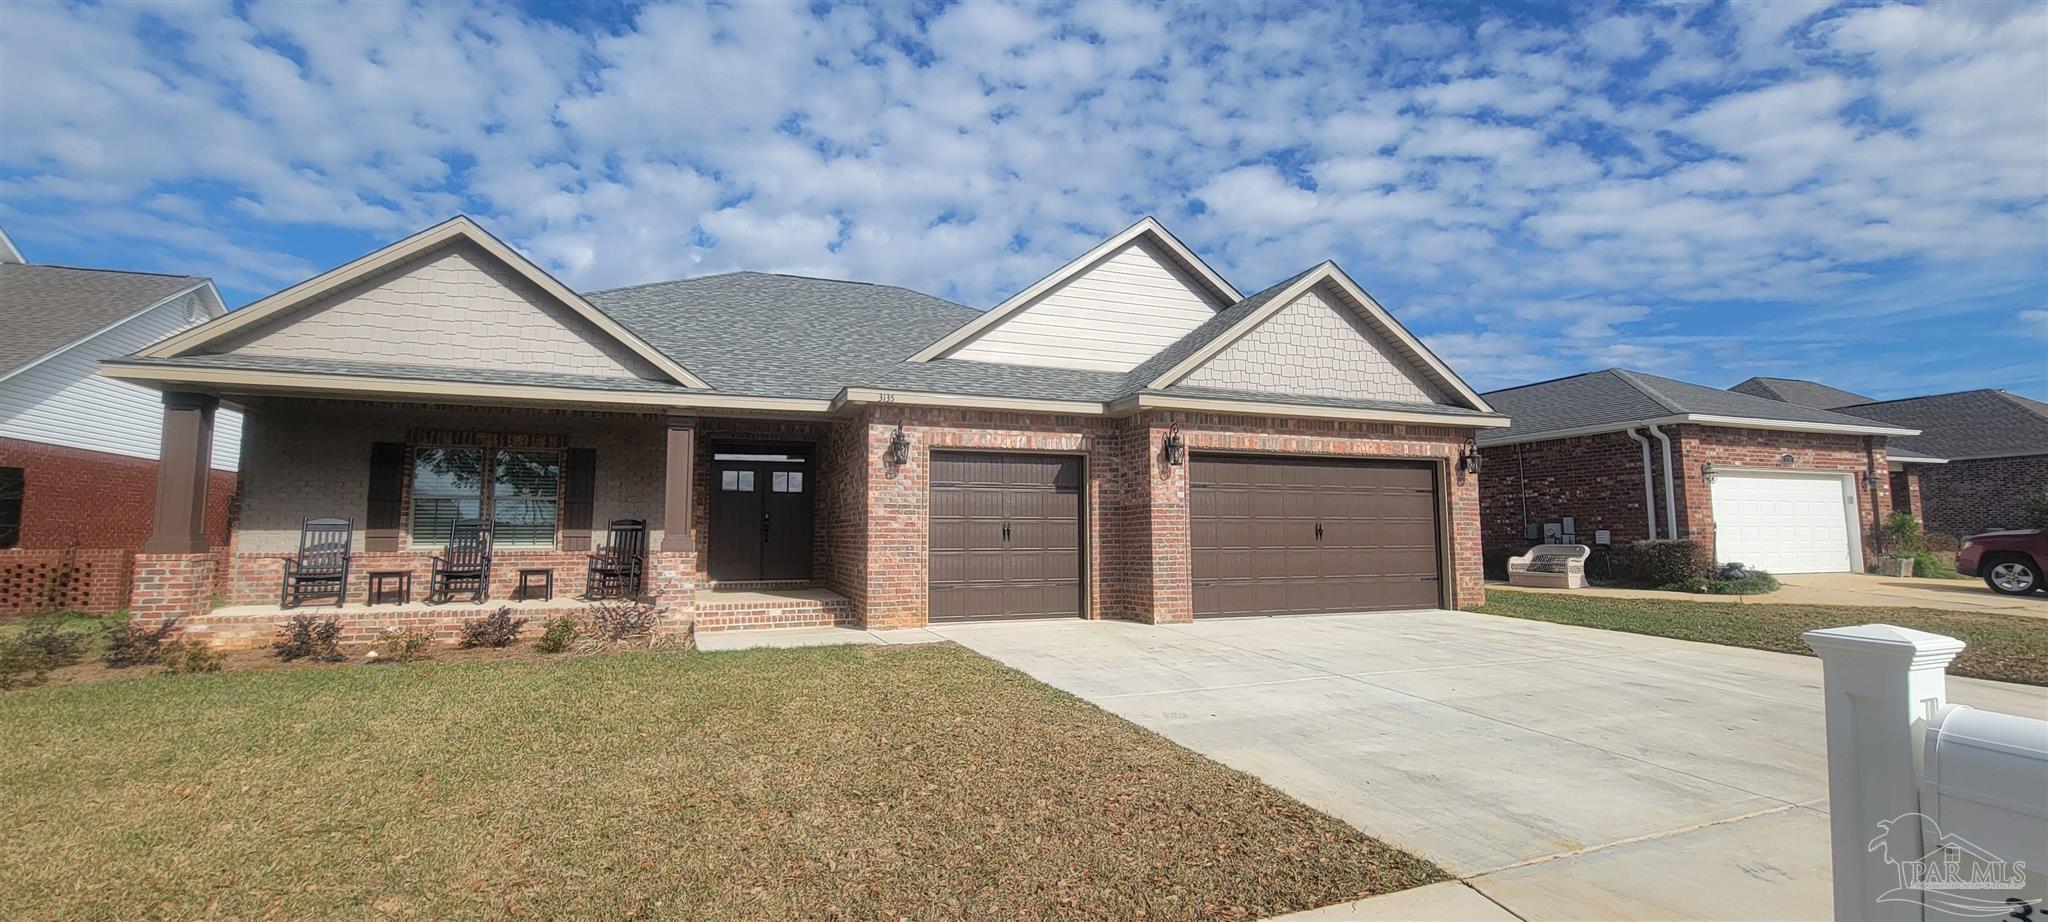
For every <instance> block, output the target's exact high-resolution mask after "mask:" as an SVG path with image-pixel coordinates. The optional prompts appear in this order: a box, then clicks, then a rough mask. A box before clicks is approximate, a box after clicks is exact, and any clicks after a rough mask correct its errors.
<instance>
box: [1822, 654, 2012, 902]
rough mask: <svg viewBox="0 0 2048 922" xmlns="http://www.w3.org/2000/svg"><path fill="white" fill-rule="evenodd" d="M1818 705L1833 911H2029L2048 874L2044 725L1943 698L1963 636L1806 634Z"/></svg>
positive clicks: (1945, 696) (1945, 695)
mask: <svg viewBox="0 0 2048 922" xmlns="http://www.w3.org/2000/svg"><path fill="white" fill-rule="evenodd" d="M1804 638H1805V640H1806V643H1807V645H1808V646H1810V647H1812V648H1813V651H1814V652H1815V653H1817V654H1819V656H1820V659H1821V671H1822V676H1823V678H1822V684H1823V688H1824V692H1825V695H1826V700H1827V734H1828V817H1829V824H1830V832H1831V833H1832V846H1833V853H1834V861H1833V864H1834V876H1835V918H1836V919H1838V920H1859V922H1862V920H1911V922H1928V920H1946V919H1990V918H2002V917H2009V918H2014V919H2019V918H2029V917H2032V916H2035V915H2037V914H2039V913H2041V912H2043V911H2044V910H2043V907H2042V906H2041V905H2040V904H2041V902H2042V901H2043V898H2044V896H2048V892H2044V886H2048V878H2044V877H2042V876H2041V874H2042V870H2043V867H2044V862H2048V721H2042V720H2036V719H2033V718H2029V717H2018V716H2014V715H2010V714H1998V713H1994V712H1989V711H1977V710H1972V709H1970V708H1967V707H1961V706H1954V705H1949V704H1948V702H1947V700H1946V699H1947V679H1946V675H1945V673H1944V670H1945V669H1946V668H1947V667H1948V664H1949V662H1950V661H1951V660H1953V659H1955V656H1956V654H1958V653H1960V652H1962V650H1963V642H1962V641H1960V640H1957V639H1955V638H1953V637H1944V636H1942V635H1940V634H1930V633H1927V632H1925V631H1916V630H1912V629H1911V628H1902V627H1894V626H1892V625H1888V624H1866V625H1861V626H1858V627H1843V628H1830V629H1828V630H1822V631H1809V632H1807V633H1806V634H1805V635H1804Z"/></svg>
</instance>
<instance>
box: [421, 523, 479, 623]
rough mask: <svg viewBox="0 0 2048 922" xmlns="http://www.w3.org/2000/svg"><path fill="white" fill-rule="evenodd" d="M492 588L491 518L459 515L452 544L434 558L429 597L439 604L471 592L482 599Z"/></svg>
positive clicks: (450, 537) (450, 536) (472, 596)
mask: <svg viewBox="0 0 2048 922" xmlns="http://www.w3.org/2000/svg"><path fill="white" fill-rule="evenodd" d="M490 591H491V520H490V519H457V520H456V522H455V528H454V530H453V531H451V532H449V534H448V547H447V549H446V550H443V551H442V552H441V554H440V555H439V556H436V557H435V558H434V572H433V574H432V575H431V576H430V577H429V578H428V581H427V601H428V602H430V603H433V604H436V605H439V604H441V603H443V602H447V601H449V600H451V599H453V598H454V596H455V594H456V593H467V594H468V595H469V600H470V601H471V602H482V601H484V599H486V598H489V597H490Z"/></svg>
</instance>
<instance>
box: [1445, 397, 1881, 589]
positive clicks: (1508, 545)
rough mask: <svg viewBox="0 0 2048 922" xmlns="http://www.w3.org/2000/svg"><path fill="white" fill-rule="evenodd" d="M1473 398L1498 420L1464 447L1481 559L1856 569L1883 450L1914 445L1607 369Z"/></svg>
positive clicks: (1874, 530)
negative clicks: (1537, 549)
mask: <svg viewBox="0 0 2048 922" xmlns="http://www.w3.org/2000/svg"><path fill="white" fill-rule="evenodd" d="M1482 396H1484V397H1485V398H1486V399H1487V401H1488V402H1489V403H1490V404H1492V405H1493V407H1494V408H1495V409H1497V410H1499V411H1500V412H1503V413H1506V414H1508V415H1509V416H1510V417H1511V418H1512V419H1513V420H1514V425H1512V426H1510V427H1507V428H1502V429H1492V430H1487V431H1485V432H1481V433H1480V434H1479V436H1478V442H1479V446H1480V449H1481V450H1482V452H1483V455H1484V465H1483V468H1482V472H1481V475H1480V498H1481V507H1480V508H1481V520H1482V522H1483V526H1484V533H1485V546H1486V551H1487V553H1488V554H1491V555H1503V554H1510V553H1519V552H1520V551H1521V550H1522V549H1524V548H1526V547H1527V546H1528V545H1530V544H1534V543H1541V542H1543V541H1546V540H1549V541H1558V540H1570V541H1572V542H1574V543H1581V544H1588V545H1597V544H1600V543H1601V539H1602V538H1603V537H1604V538H1605V539H1606V542H1605V543H1607V544H1610V545H1621V544H1626V543H1629V542H1633V541H1641V540H1644V539H1650V538H1690V539H1693V540H1696V541H1698V542H1700V543H1701V544H1702V545H1704V546H1706V547H1708V548H1710V549H1712V550H1713V552H1714V556H1715V558H1716V559H1717V560H1719V561H1721V562H1724V563H1728V562H1740V563H1745V564H1748V565H1750V566H1754V567H1760V568H1762V569H1765V570H1769V571H1772V572H1781V573H1805V572H1824V571H1854V570H1861V569H1863V568H1864V565H1865V562H1866V560H1867V559H1874V557H1875V553H1876V550H1877V547H1878V541H1879V536H1878V525H1879V523H1881V522H1883V521H1884V519H1885V518H1886V517H1887V516H1888V515H1889V514H1890V512H1891V505H1892V496H1891V483H1890V478H1889V477H1887V476H1883V475H1882V474H1883V472H1885V471H1887V469H1888V463H1889V462H1888V460H1887V456H1886V450H1887V449H1886V440H1887V439H1888V438H1895V437H1903V436H1910V435H1913V434H1914V433H1915V430H1913V429H1909V428H1905V427H1901V426H1894V425H1890V424H1886V423H1879V422H1873V421H1871V420H1868V419H1862V418H1858V417H1853V416H1847V415H1844V414H1841V413H1836V412H1832V411H1828V410H1821V409H1814V408H1809V407H1803V406H1797V405H1793V404H1787V403H1782V402H1778V401H1774V400H1769V399H1765V398H1761V397H1755V396H1750V395H1747V394H1738V393H1733V392H1730V391H1724V390H1720V389H1718V388H1712V387H1705V386H1702V385H1698V384H1690V383H1687V382H1684V381H1676V380H1672V379H1670V378H1663V377H1658V376H1656V375H1650V374H1644V373H1642V372H1639V371H1629V370H1626V369H1620V368H1610V369H1607V370H1605V371H1596V372H1591V373H1588V374H1582V375H1573V376H1571V377H1567V378H1559V379H1557V380H1554V381H1544V382H1539V383H1536V384H1529V385H1523V386H1521V387H1514V388H1507V389H1505V390H1498V391H1491V392H1489V393H1487V394H1484V395H1482ZM1567 520H1569V525H1570V526H1571V527H1570V528H1566V527H1565V526H1566V524H1567Z"/></svg>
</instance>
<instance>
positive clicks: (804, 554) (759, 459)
mask: <svg viewBox="0 0 2048 922" xmlns="http://www.w3.org/2000/svg"><path fill="white" fill-rule="evenodd" d="M812 479H813V478H812V476H811V471H810V465H809V464H808V463H807V462H806V460H805V457H804V456H802V455H798V454H786V453H739V452H734V453H724V452H721V453H718V454H715V455H713V456H712V462H711V560H710V569H711V578H712V579H714V580H719V581H722V582H744V581H749V580H800V579H810V578H811V487H812V483H811V481H812Z"/></svg>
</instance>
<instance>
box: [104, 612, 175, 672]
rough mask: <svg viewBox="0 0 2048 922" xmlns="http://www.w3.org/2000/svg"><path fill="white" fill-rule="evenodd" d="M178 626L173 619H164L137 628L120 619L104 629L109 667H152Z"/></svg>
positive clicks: (106, 659)
mask: <svg viewBox="0 0 2048 922" xmlns="http://www.w3.org/2000/svg"><path fill="white" fill-rule="evenodd" d="M177 629H178V622H177V620H176V619H172V620H170V621H166V622H164V623H163V624H160V625H157V626H156V627H154V628H142V627H137V626H136V625H135V623H134V622H132V621H123V622H121V623H120V624H117V625H112V626H110V627H109V628H108V629H107V652H106V656H105V658H104V661H105V662H106V664H107V666H108V668H110V669H126V668H128V667H130V666H154V665H156V664H157V661H158V660H159V659H160V658H161V657H162V656H163V648H164V643H165V641H167V640H169V639H170V636H171V633H172V632H174V631H176V630H177Z"/></svg>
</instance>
